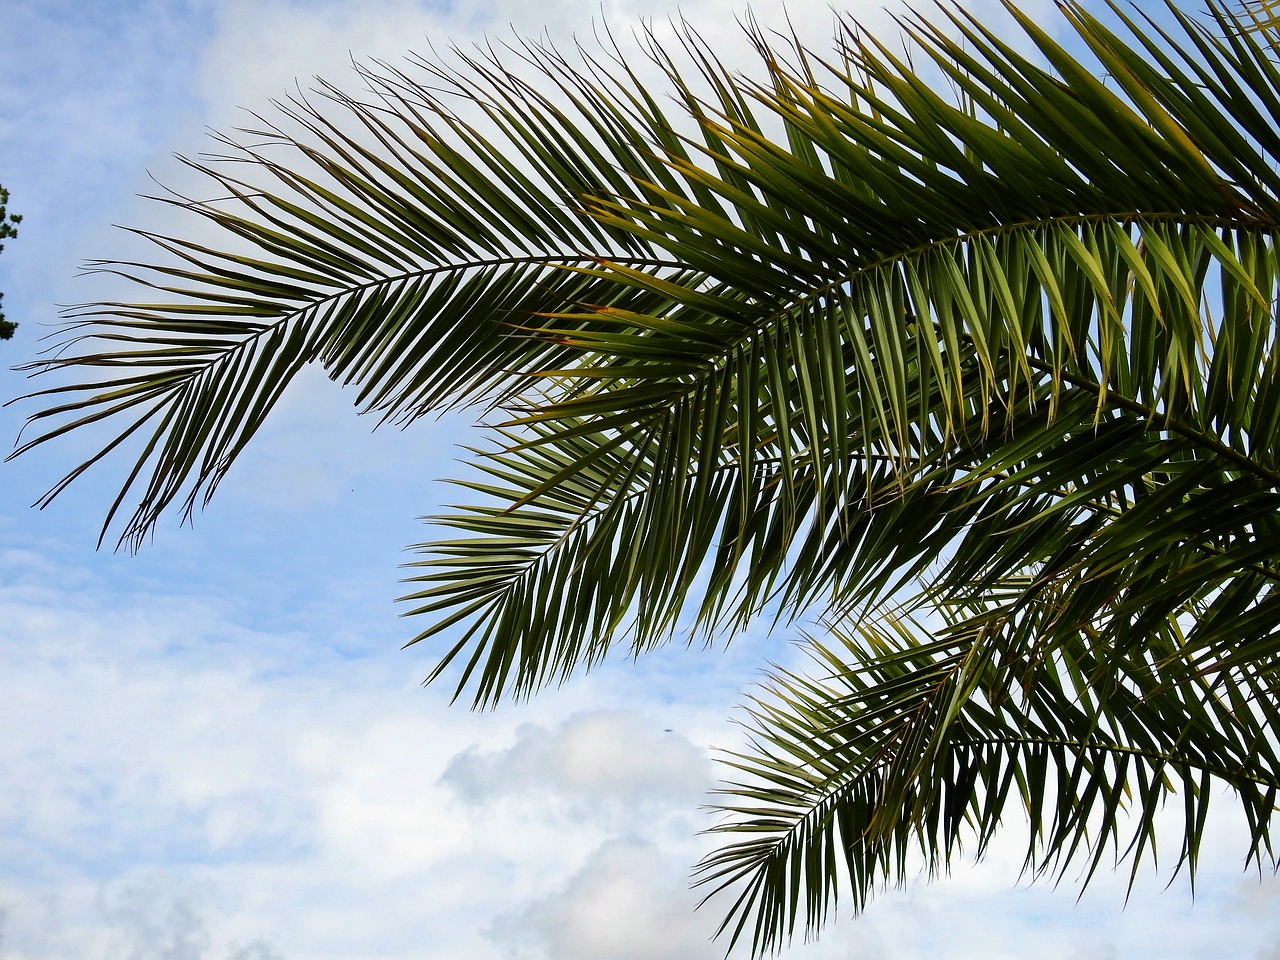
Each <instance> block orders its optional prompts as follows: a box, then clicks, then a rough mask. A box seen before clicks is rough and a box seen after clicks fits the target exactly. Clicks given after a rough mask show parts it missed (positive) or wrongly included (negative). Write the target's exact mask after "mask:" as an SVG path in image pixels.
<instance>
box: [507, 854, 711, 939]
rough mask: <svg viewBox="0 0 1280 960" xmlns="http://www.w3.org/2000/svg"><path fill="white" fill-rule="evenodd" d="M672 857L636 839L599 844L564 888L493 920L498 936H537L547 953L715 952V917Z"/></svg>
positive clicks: (515, 937) (533, 937)
mask: <svg viewBox="0 0 1280 960" xmlns="http://www.w3.org/2000/svg"><path fill="white" fill-rule="evenodd" d="M672 866H673V865H672V863H671V860H670V858H669V857H667V856H665V855H664V854H663V853H662V851H660V850H658V849H656V848H655V847H654V846H653V845H651V844H648V843H644V842H642V841H638V840H634V839H618V840H614V841H611V842H609V843H607V844H605V845H603V846H601V847H600V848H599V849H598V850H596V851H595V852H594V853H593V854H592V855H591V857H590V859H589V860H588V861H587V862H586V864H585V865H584V866H583V867H582V869H581V870H579V871H578V872H577V873H575V874H574V875H573V876H572V877H571V878H570V879H569V881H568V882H567V883H566V884H565V885H564V886H563V887H562V888H560V889H559V890H557V891H556V892H554V893H552V894H551V895H549V896H546V897H544V898H542V899H540V900H538V901H536V902H534V903H533V904H531V905H530V906H529V907H528V908H527V909H526V910H523V911H521V912H520V913H519V914H517V915H515V916H513V917H507V918H503V919H502V920H500V921H499V922H498V923H497V924H495V927H494V936H495V939H497V940H499V941H500V942H506V943H508V944H513V945H517V946H518V945H529V944H533V945H536V946H538V947H540V948H541V949H542V950H543V951H545V956H546V958H547V960H704V958H705V960H713V958H716V957H719V956H721V955H722V954H723V949H722V948H720V947H717V946H715V945H713V944H712V943H711V934H712V933H713V932H714V930H715V925H714V923H713V922H712V917H711V916H710V915H709V914H706V913H699V912H696V910H695V908H696V906H697V903H698V899H699V898H698V896H697V895H696V894H695V893H693V892H692V891H690V890H689V887H688V882H687V879H686V878H685V877H684V876H682V875H681V874H680V873H679V872H678V871H675V870H673V869H672Z"/></svg>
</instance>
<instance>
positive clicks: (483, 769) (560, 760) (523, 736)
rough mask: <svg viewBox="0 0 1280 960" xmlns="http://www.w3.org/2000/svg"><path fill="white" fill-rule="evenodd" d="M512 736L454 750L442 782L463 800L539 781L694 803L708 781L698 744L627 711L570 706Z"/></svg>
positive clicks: (578, 791) (583, 793) (595, 794)
mask: <svg viewBox="0 0 1280 960" xmlns="http://www.w3.org/2000/svg"><path fill="white" fill-rule="evenodd" d="M516 737H517V740H516V743H515V744H514V745H513V746H511V747H510V748H508V749H506V750H501V751H491V752H484V751H480V750H477V749H476V748H472V749H469V750H467V751H466V752H464V753H462V754H460V755H458V756H457V757H455V758H454V759H453V760H452V761H450V763H449V766H448V767H447V768H446V769H445V774H444V782H445V783H447V784H449V785H450V786H451V787H453V788H454V789H455V790H456V791H457V792H458V794H459V795H460V796H461V797H462V798H463V799H465V800H466V801H467V802H469V803H482V802H484V801H485V800H486V799H489V798H493V797H496V796H500V795H502V794H506V793H520V792H527V791H529V790H531V789H538V788H542V789H552V790H560V791H563V792H565V793H567V794H569V795H570V796H572V797H580V798H582V799H585V800H587V801H589V802H592V803H598V802H601V801H618V802H622V803H626V804H636V803H643V802H645V801H659V802H674V803H679V804H684V805H691V804H694V803H697V802H698V801H699V800H700V799H701V798H702V797H703V796H704V795H705V793H706V791H707V790H708V789H709V788H710V787H711V783H712V781H711V769H710V766H711V765H710V761H709V759H708V757H707V755H706V753H705V752H704V751H702V750H699V749H697V748H696V747H694V746H693V744H691V743H690V742H689V741H688V740H686V739H685V738H684V737H682V736H680V734H678V733H676V732H675V731H674V730H672V729H668V728H664V727H662V726H660V725H659V722H658V721H657V720H655V719H653V718H651V717H645V716H643V715H640V714H638V713H636V712H633V711H620V710H597V711H592V712H589V713H582V714H577V715H575V716H573V717H570V718H569V719H568V720H567V721H565V722H564V723H563V724H562V725H561V726H560V727H559V728H558V729H556V730H554V731H553V730H547V729H546V728H544V727H541V726H537V725H534V724H528V725H525V726H522V727H520V728H519V729H518V730H517V731H516Z"/></svg>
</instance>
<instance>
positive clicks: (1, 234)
mask: <svg viewBox="0 0 1280 960" xmlns="http://www.w3.org/2000/svg"><path fill="white" fill-rule="evenodd" d="M8 204H9V191H8V190H6V189H5V188H4V187H0V240H7V239H8V238H9V237H16V236H17V235H18V228H17V227H16V226H15V224H19V223H21V222H22V215H21V214H19V213H15V214H12V215H10V214H9V212H8V209H7V207H8ZM3 249H4V244H3V243H0V250H3ZM3 299H4V294H3V293H0V300H3ZM17 329H18V325H17V324H16V323H12V322H10V321H8V320H6V319H5V318H4V311H3V310H0V340H9V339H11V338H12V337H13V333H14V331H15V330H17Z"/></svg>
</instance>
